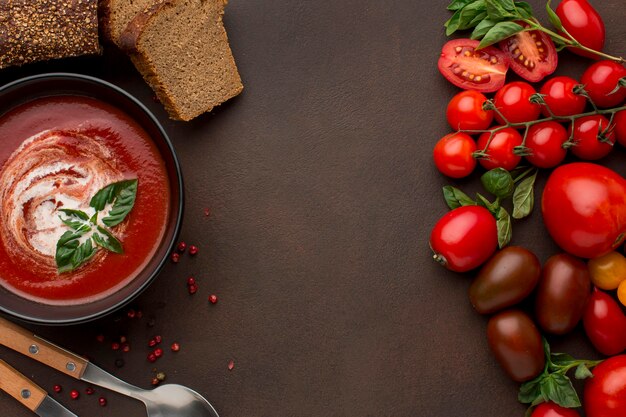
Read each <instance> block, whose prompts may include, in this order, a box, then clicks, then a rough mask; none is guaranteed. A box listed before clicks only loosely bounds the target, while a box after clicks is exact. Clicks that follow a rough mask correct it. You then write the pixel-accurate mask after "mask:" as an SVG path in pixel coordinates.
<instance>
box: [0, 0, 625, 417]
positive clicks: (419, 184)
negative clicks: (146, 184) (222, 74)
mask: <svg viewBox="0 0 626 417" xmlns="http://www.w3.org/2000/svg"><path fill="white" fill-rule="evenodd" d="M446 3H447V2H446V1H437V2H432V1H425V0H421V1H415V0H389V1H385V2H381V1H364V0H342V1H334V0H333V1H331V0H319V1H315V2H304V1H292V2H288V1H279V0H268V1H243V0H232V1H231V3H230V4H229V6H228V7H227V11H226V26H227V30H228V33H229V36H230V39H231V46H232V48H233V52H234V55H235V57H236V60H237V63H238V65H239V68H240V72H241V75H242V78H243V81H244V84H245V87H246V88H245V90H244V93H243V94H242V95H241V96H240V97H238V98H236V99H234V100H232V101H231V102H230V103H228V104H226V105H224V106H222V108H220V109H218V110H217V111H215V112H214V114H211V115H205V116H203V117H201V118H199V119H198V120H196V121H194V122H192V123H187V124H185V123H180V122H172V121H169V120H167V118H166V115H165V114H164V112H163V110H162V108H161V107H160V105H159V104H157V103H155V102H153V100H152V92H151V91H150V90H149V88H148V87H147V86H146V85H145V84H144V83H143V82H142V80H141V78H140V76H139V75H138V74H137V73H136V71H135V70H134V68H133V67H132V65H131V64H130V63H129V61H128V60H127V59H126V58H125V57H124V56H123V55H122V54H120V53H119V52H117V51H115V50H112V49H111V48H109V49H107V50H106V51H105V54H104V56H103V57H92V58H81V59H74V60H64V61H59V62H54V63H49V64H38V65H34V66H28V67H25V68H23V69H12V70H7V71H3V72H0V81H1V82H2V83H5V82H8V81H10V80H13V79H17V78H19V77H21V76H24V75H29V74H35V73H40V72H46V71H73V72H80V73H85V74H90V75H94V76H97V77H101V78H103V79H105V80H108V81H111V82H113V83H115V84H117V85H119V86H121V87H123V88H125V89H127V90H128V91H129V92H131V93H132V94H134V95H135V96H137V97H138V98H139V99H140V100H142V101H143V102H144V103H146V104H147V105H148V106H149V107H150V108H151V109H152V110H153V111H154V112H155V113H156V115H157V116H158V117H159V119H161V120H162V121H163V123H164V126H165V129H166V130H167V131H168V133H169V134H170V137H171V138H172V140H173V142H174V144H175V147H176V149H177V151H178V153H179V156H180V159H181V162H182V165H183V170H184V174H185V180H186V185H185V187H186V192H187V198H186V204H187V205H186V212H185V220H184V228H183V231H182V235H181V238H182V239H183V240H184V241H186V242H187V243H188V244H197V245H198V246H199V248H200V253H199V254H198V255H197V256H196V257H195V258H189V257H188V256H184V257H183V260H182V261H181V262H180V264H178V265H172V264H168V265H167V267H166V268H165V269H164V271H163V273H162V274H161V276H160V277H159V279H158V280H157V281H156V282H155V283H154V284H153V285H152V286H151V287H150V288H149V289H148V290H147V291H146V292H145V293H144V294H143V295H142V296H141V297H140V298H139V299H137V300H136V302H135V303H134V304H133V305H134V306H135V307H136V308H139V309H141V310H142V311H143V313H144V318H143V319H141V320H137V319H135V320H128V319H127V318H125V316H124V314H118V315H112V316H109V317H106V318H104V319H101V320H99V321H97V322H94V323H90V324H85V325H81V326H75V327H61V328H50V327H38V326H31V327H32V328H33V330H35V331H36V332H38V333H39V334H41V335H43V336H45V337H48V338H49V339H51V340H52V341H54V342H56V343H59V344H61V345H63V346H65V347H68V348H70V349H73V350H74V351H76V352H77V353H80V354H87V355H89V356H90V357H91V358H92V359H93V361H94V362H95V363H97V364H99V365H101V366H102V367H104V368H105V369H108V370H111V371H114V372H115V373H116V375H118V376H120V377H121V378H123V379H126V380H128V381H129V382H131V383H134V384H137V385H139V386H142V387H149V383H150V379H151V376H152V373H151V370H152V368H154V367H156V368H158V369H159V370H163V371H165V372H166V373H167V374H168V381H169V382H175V383H180V384H185V385H189V386H190V387H192V388H195V389H196V390H198V391H199V392H201V393H202V394H204V395H206V397H207V398H208V399H209V400H210V401H211V402H212V403H213V404H214V405H215V407H216V408H217V410H218V411H219V412H220V415H221V416H223V417H255V416H299V417H305V416H319V417H321V416H345V417H357V416H394V417H404V416H406V417H409V416H432V417H456V416H459V417H461V416H470V417H502V416H506V415H510V416H522V415H523V413H524V407H523V406H521V405H520V404H518V403H517V401H516V389H517V386H516V385H515V384H514V383H512V382H510V381H509V380H508V379H507V377H506V376H505V375H504V374H503V373H502V371H501V370H500V369H499V367H498V366H497V364H496V363H495V362H494V360H493V359H492V357H491V356H490V354H489V352H488V348H487V344H486V340H485V336H484V331H485V324H486V319H485V318H483V317H480V316H479V315H477V314H475V313H474V312H473V311H472V308H471V306H470V305H469V302H468V301H467V297H466V290H467V287H468V286H469V282H470V280H469V278H468V277H466V276H459V275H455V274H453V273H449V272H447V271H445V270H443V269H442V268H439V267H438V266H437V265H435V264H434V263H433V262H431V260H430V255H429V251H428V243H427V240H428V234H429V232H430V229H431V227H432V225H433V224H434V223H435V221H436V220H437V218H438V217H440V216H441V215H442V214H443V213H444V212H445V210H446V208H445V205H444V203H443V200H442V198H441V195H440V187H441V186H442V185H444V184H446V183H448V182H449V181H447V180H446V179H445V178H443V177H442V176H440V175H439V174H438V173H437V172H436V170H435V168H434V165H433V163H432V161H431V156H430V154H431V150H432V147H433V145H434V143H435V141H436V140H437V139H438V138H439V137H441V136H442V135H444V134H446V133H448V130H449V128H448V127H447V125H446V121H445V116H444V113H445V105H446V103H447V101H448V100H449V98H450V97H451V96H452V95H453V94H454V93H455V92H456V90H455V88H454V87H453V86H451V85H450V84H448V83H447V82H446V81H445V80H444V79H443V78H442V77H441V76H440V75H439V73H438V72H437V69H436V61H437V58H438V54H439V51H440V49H441V46H442V44H443V43H444V42H445V37H444V34H443V30H442V27H441V24H442V23H443V22H444V21H445V20H446V19H447V18H448V17H449V14H448V12H446V11H445V5H446ZM531 3H532V4H533V6H534V7H535V9H536V10H537V11H538V12H540V15H541V16H544V14H543V1H540V0H535V1H531ZM593 3H594V5H596V6H597V8H598V10H599V11H600V12H601V14H602V15H603V17H604V19H605V21H606V24H607V30H608V39H609V40H608V43H607V47H606V49H607V50H608V51H613V52H615V53H621V54H622V55H623V54H624V53H625V51H626V28H625V27H624V25H623V21H624V18H625V17H626V16H625V14H624V13H625V12H624V9H623V1H622V0H606V1H594V2H593ZM544 21H545V19H544ZM587 63H588V61H586V60H584V59H582V58H577V57H574V56H572V55H569V54H568V53H563V54H561V65H560V67H559V72H560V73H563V74H571V75H573V76H576V77H578V76H580V74H581V73H582V69H583V68H584V67H585V65H587ZM623 159H624V151H623V150H620V151H618V152H616V153H614V155H613V156H612V157H611V158H610V160H609V161H608V163H609V164H610V165H611V166H613V167H620V166H621V168H620V169H619V171H620V172H621V173H622V174H625V173H626V168H624V167H623V163H622V162H621V161H623ZM476 177H477V176H474V177H473V178H472V179H471V180H469V181H463V182H461V183H460V184H461V185H462V186H464V187H466V188H467V189H469V190H472V189H474V188H475V187H476V186H477V178H476ZM545 178H546V175H545V173H544V174H543V175H542V176H541V177H540V179H539V183H540V184H543V182H545ZM205 207H210V208H211V211H212V214H211V216H210V217H209V218H206V217H205V216H204V213H203V209H204V208H205ZM513 242H514V243H515V244H522V245H526V246H528V247H530V248H532V249H534V250H536V251H537V253H539V254H540V257H541V258H542V259H546V258H547V257H548V256H549V255H551V254H553V253H554V252H555V251H556V250H557V249H556V248H555V246H554V245H553V244H552V243H551V241H550V240H549V238H548V237H547V236H546V233H545V231H544V230H543V228H542V226H541V223H540V213H539V212H538V211H537V210H536V211H535V213H534V214H533V215H532V217H531V218H530V219H528V220H526V221H523V222H520V223H518V224H516V225H514V238H513ZM189 275H193V276H195V277H196V279H197V280H198V282H199V286H200V291H199V292H198V293H197V294H196V295H195V296H193V297H190V296H189V295H188V294H187V291H186V285H185V279H186V278H187V276H189ZM213 292H214V293H216V294H217V295H218V296H219V297H220V301H219V303H218V304H217V305H215V306H212V305H209V304H208V303H207V301H206V297H207V296H208V295H209V294H210V293H213ZM149 316H153V317H154V322H155V325H154V327H152V328H150V327H148V326H147V323H148V321H149V319H148V317H149ZM100 333H103V334H105V335H106V336H107V343H105V344H104V345H101V344H99V343H98V342H97V341H96V335H98V334H100ZM153 334H162V335H163V337H164V339H165V345H164V347H165V348H166V354H165V357H164V358H163V359H161V360H160V361H159V362H157V364H156V365H152V364H149V363H148V362H147V361H146V359H145V358H146V355H147V353H148V348H147V347H146V343H147V340H148V339H149V338H150V337H151V336H152V335H153ZM119 335H127V336H128V337H129V340H130V342H131V346H132V351H131V352H129V353H126V354H122V353H115V352H112V351H111V350H110V349H109V347H108V344H109V343H110V339H111V338H114V337H116V336H119ZM173 340H177V341H179V342H180V343H181V345H182V350H181V352H179V353H178V354H172V353H170V352H169V351H167V347H168V346H169V344H170V343H171V342H172V341H173ZM552 342H553V344H554V346H555V349H556V350H567V351H568V352H569V353H571V354H574V355H580V356H595V354H594V353H593V350H592V348H591V346H590V344H589V343H588V342H587V341H586V340H585V338H584V337H583V336H582V334H580V332H578V333H575V334H573V335H570V336H567V337H564V338H559V339H552ZM0 357H2V358H4V359H6V360H8V361H9V362H10V363H12V364H13V365H14V366H16V367H17V368H18V369H20V370H21V371H23V372H25V373H26V374H27V375H29V376H31V377H32V378H33V379H34V380H35V381H36V382H38V383H39V384H41V385H42V386H43V387H45V388H46V389H48V390H52V386H53V384H55V383H60V384H62V385H63V387H64V392H63V393H62V394H60V395H54V397H55V398H57V399H59V400H60V401H61V402H62V403H64V404H66V405H69V406H70V407H71V408H72V410H74V411H75V412H76V413H77V414H78V415H79V416H90V417H98V416H121V415H124V416H126V417H140V416H143V415H145V414H144V411H143V409H142V406H141V405H140V404H139V403H136V402H133V401H132V400H128V399H125V398H122V397H120V396H118V395H114V394H109V393H106V397H107V398H108V400H109V405H108V406H107V407H106V408H100V407H99V406H98V404H97V398H96V396H94V397H88V396H86V395H84V394H83V395H82V397H81V399H80V400H78V401H72V400H70V399H69V391H70V390H71V389H72V388H78V389H80V390H81V391H83V390H84V388H85V385H84V384H82V383H75V382H73V381H72V380H70V379H67V378H65V377H63V376H61V375H58V374H55V373H54V372H52V371H51V370H49V369H47V368H45V367H44V366H41V365H39V364H34V363H31V362H29V361H28V360H27V359H25V358H23V357H20V356H19V355H17V354H14V353H12V352H9V351H7V350H6V349H4V348H0ZM118 357H123V358H124V359H125V360H126V366H125V367H123V368H122V369H119V370H117V369H116V368H115V367H114V365H113V363H114V360H115V359H116V358H118ZM231 359H233V360H234V361H235V368H234V369H233V370H232V371H229V370H228V368H227V364H228V361H229V360H231ZM102 393H104V391H103V390H101V389H99V390H97V394H96V395H99V394H102ZM29 415H30V413H29V412H27V411H25V410H24V409H22V408H21V407H20V406H19V404H18V403H16V402H15V401H14V400H12V399H10V398H9V397H8V396H6V395H0V416H7V417H9V416H10V417H22V416H24V417H26V416H29Z"/></svg>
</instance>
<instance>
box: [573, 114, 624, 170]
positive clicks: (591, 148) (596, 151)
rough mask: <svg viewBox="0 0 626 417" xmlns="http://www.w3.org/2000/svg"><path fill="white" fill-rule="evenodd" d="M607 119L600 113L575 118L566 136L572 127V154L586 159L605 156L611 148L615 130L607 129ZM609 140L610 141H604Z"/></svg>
mask: <svg viewBox="0 0 626 417" xmlns="http://www.w3.org/2000/svg"><path fill="white" fill-rule="evenodd" d="M608 127H609V119H607V118H606V117H604V116H602V115H594V116H585V117H581V118H580V119H576V120H575V121H574V123H573V124H572V125H570V127H569V129H568V136H569V135H570V134H571V132H572V128H573V129H574V143H575V145H574V146H572V148H571V150H572V153H573V154H574V155H576V156H577V157H579V158H580V159H585V160H587V161H595V160H596V159H601V158H604V157H605V156H607V155H608V154H609V153H611V151H612V150H613V144H614V143H615V132H613V131H612V130H609V131H608V132H606V130H607V128H608ZM604 140H607V141H609V142H610V143H607V142H605V141H604Z"/></svg>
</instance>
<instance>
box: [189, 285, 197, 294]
mask: <svg viewBox="0 0 626 417" xmlns="http://www.w3.org/2000/svg"><path fill="white" fill-rule="evenodd" d="M188 290H189V294H191V295H193V294H195V293H197V292H198V286H197V285H190V286H189V288H188Z"/></svg>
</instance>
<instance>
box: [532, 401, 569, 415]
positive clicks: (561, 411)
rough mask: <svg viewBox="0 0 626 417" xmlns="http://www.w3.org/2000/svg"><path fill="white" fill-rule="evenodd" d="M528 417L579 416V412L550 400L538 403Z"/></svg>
mask: <svg viewBox="0 0 626 417" xmlns="http://www.w3.org/2000/svg"><path fill="white" fill-rule="evenodd" d="M530 417H580V414H578V411H576V410H573V409H571V408H565V407H561V406H560V405H558V404H555V403H552V402H550V403H541V404H539V405H538V406H537V407H535V409H534V410H533V413H532V414H531V415H530Z"/></svg>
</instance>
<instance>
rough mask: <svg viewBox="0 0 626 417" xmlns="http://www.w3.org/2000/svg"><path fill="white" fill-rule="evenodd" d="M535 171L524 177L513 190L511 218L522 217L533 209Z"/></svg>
mask: <svg viewBox="0 0 626 417" xmlns="http://www.w3.org/2000/svg"><path fill="white" fill-rule="evenodd" d="M536 179H537V171H535V173H534V174H533V175H531V176H530V177H526V178H524V179H523V180H522V181H521V182H520V183H519V184H518V186H517V187H516V188H515V192H513V218H514V219H523V218H524V217H526V216H528V215H529V214H530V213H531V212H532V211H533V206H534V205H535V192H534V185H535V180H536Z"/></svg>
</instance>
